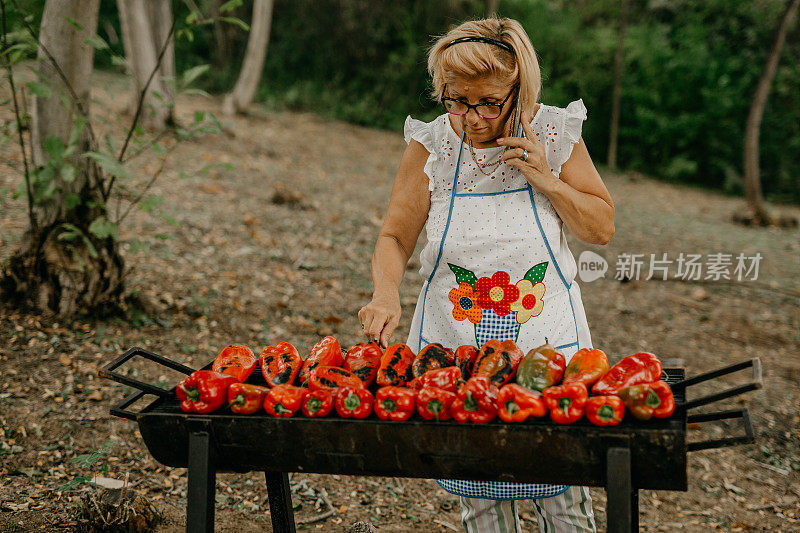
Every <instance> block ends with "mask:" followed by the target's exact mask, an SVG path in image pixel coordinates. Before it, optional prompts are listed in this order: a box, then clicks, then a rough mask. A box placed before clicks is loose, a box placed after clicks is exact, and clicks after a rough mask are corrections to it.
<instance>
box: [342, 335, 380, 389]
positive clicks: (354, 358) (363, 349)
mask: <svg viewBox="0 0 800 533" xmlns="http://www.w3.org/2000/svg"><path fill="white" fill-rule="evenodd" d="M381 357H383V352H382V351H381V347H380V346H378V343H377V342H359V343H358V344H354V345H353V346H352V347H351V348H350V349H349V350H347V355H346V356H345V358H344V364H343V365H342V368H344V369H346V370H349V371H350V372H352V373H353V374H355V375H356V376H358V378H359V379H360V380H361V381H362V382H363V383H364V387H369V386H370V385H372V382H373V381H375V376H377V375H378V367H379V366H380V364H381Z"/></svg>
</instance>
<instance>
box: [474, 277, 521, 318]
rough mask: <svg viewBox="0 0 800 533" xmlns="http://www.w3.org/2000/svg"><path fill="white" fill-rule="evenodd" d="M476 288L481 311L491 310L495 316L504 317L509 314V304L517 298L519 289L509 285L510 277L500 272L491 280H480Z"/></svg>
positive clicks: (484, 278)
mask: <svg viewBox="0 0 800 533" xmlns="http://www.w3.org/2000/svg"><path fill="white" fill-rule="evenodd" d="M476 285H477V288H478V304H479V305H480V306H481V308H482V309H491V310H493V311H494V312H495V313H496V314H497V316H506V315H507V314H508V313H510V312H511V304H512V303H514V302H516V301H517V298H519V289H518V288H517V286H516V285H512V284H511V276H509V275H508V273H507V272H503V271H502V270H501V271H499V272H495V273H494V274H493V275H492V277H491V278H486V277H483V278H480V279H479V280H478V282H477V283H476Z"/></svg>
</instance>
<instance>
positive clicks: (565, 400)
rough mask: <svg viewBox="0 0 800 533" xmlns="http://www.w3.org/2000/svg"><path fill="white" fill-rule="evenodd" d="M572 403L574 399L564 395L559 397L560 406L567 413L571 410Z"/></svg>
mask: <svg viewBox="0 0 800 533" xmlns="http://www.w3.org/2000/svg"><path fill="white" fill-rule="evenodd" d="M570 405H572V400H571V399H569V398H567V397H564V398H559V400H558V408H559V409H561V410H562V411H564V412H565V413H566V412H567V411H568V410H569V406H570Z"/></svg>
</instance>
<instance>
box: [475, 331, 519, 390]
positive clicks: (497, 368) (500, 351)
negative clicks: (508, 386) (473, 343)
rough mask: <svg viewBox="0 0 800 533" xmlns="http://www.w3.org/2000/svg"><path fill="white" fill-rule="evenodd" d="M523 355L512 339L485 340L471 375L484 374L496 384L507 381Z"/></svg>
mask: <svg viewBox="0 0 800 533" xmlns="http://www.w3.org/2000/svg"><path fill="white" fill-rule="evenodd" d="M524 355H525V354H524V353H523V352H522V350H521V349H520V348H519V346H517V344H516V343H515V342H514V341H498V340H490V341H487V342H486V343H485V344H484V345H483V346H481V350H480V352H478V358H477V360H476V361H475V367H474V368H473V370H472V376H486V377H488V378H490V379H491V380H492V383H494V384H495V385H497V386H500V385H503V384H504V383H508V381H509V380H510V379H511V377H512V376H513V375H514V372H515V371H516V370H517V367H518V366H519V364H520V361H522V358H523V356H524Z"/></svg>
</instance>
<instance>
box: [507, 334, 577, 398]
mask: <svg viewBox="0 0 800 533" xmlns="http://www.w3.org/2000/svg"><path fill="white" fill-rule="evenodd" d="M566 366H567V361H566V359H564V354H563V353H561V352H560V351H559V350H558V349H556V348H555V347H553V345H552V344H550V343H549V342H548V341H547V339H546V338H545V343H544V344H543V345H541V346H539V347H538V348H534V349H533V350H531V351H529V352H528V353H527V355H526V356H525V358H524V359H523V360H522V362H521V363H520V364H519V368H517V383H519V384H520V385H522V386H523V387H525V388H526V389H531V390H537V391H539V392H541V391H543V390H544V389H546V388H547V387H552V386H553V385H556V384H557V383H558V382H560V381H561V377H562V376H563V375H564V369H565V368H566Z"/></svg>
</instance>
